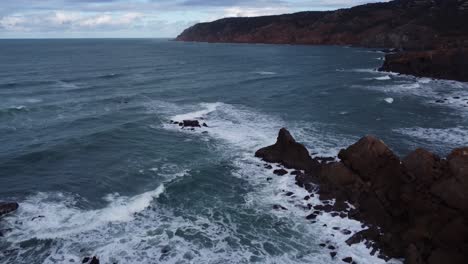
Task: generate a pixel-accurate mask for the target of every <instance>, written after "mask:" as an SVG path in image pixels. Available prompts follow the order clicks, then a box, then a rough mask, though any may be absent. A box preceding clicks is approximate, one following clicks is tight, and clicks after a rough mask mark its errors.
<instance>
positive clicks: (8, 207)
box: [0, 202, 19, 216]
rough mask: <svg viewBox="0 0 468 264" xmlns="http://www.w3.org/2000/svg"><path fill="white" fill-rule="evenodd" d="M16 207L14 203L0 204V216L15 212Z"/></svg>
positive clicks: (16, 204)
mask: <svg viewBox="0 0 468 264" xmlns="http://www.w3.org/2000/svg"><path fill="white" fill-rule="evenodd" d="M18 207H19V205H18V203H15V202H0V216H2V215H5V214H8V213H11V212H13V211H16V209H18Z"/></svg>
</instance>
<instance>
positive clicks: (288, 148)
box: [255, 128, 318, 171]
mask: <svg viewBox="0 0 468 264" xmlns="http://www.w3.org/2000/svg"><path fill="white" fill-rule="evenodd" d="M255 157H259V158H262V159H263V160H264V161H267V162H275V163H280V164H282V165H284V166H285V167H286V168H295V169H298V170H307V171H310V170H312V169H313V168H314V167H316V166H317V164H318V163H317V162H316V161H314V160H312V158H311V157H310V155H309V151H308V150H307V149H306V148H305V147H304V145H302V144H300V143H297V142H296V140H294V138H293V137H292V136H291V134H290V133H289V131H288V130H286V129H285V128H282V129H281V130H280V131H279V134H278V138H277V140H276V143H275V144H274V145H271V146H269V147H265V148H262V149H259V150H258V151H257V152H255Z"/></svg>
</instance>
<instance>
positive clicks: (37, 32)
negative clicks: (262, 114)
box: [0, 0, 385, 38]
mask: <svg viewBox="0 0 468 264" xmlns="http://www.w3.org/2000/svg"><path fill="white" fill-rule="evenodd" d="M382 1H385V0H309V1H307V0H126V1H124V0H0V38H70V37H77V38H86V37H117V38H126V37H127V38H128V37H130V38H134V37H151V38H158V37H175V36H177V35H178V34H179V33H180V32H181V31H182V30H183V29H185V28H187V27H189V26H191V25H193V24H195V23H197V22H205V21H212V20H215V19H218V18H222V17H227V16H229V17H232V16H257V15H270V14H281V13H291V12H297V11H304V10H334V9H338V8H344V7H350V6H355V5H359V4H363V3H370V2H382Z"/></svg>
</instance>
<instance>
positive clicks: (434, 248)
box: [259, 129, 468, 264]
mask: <svg viewBox="0 0 468 264" xmlns="http://www.w3.org/2000/svg"><path fill="white" fill-rule="evenodd" d="M286 132H287V130H285V129H282V131H280V135H279V136H278V142H277V143H276V144H275V145H273V146H270V147H267V148H265V149H262V150H260V151H259V152H260V154H262V155H259V156H260V157H263V156H264V155H267V154H268V155H271V156H268V159H265V160H267V161H271V162H283V161H284V159H286V157H285V155H286V154H287V153H288V154H289V155H288V156H287V157H288V158H291V157H302V161H307V162H308V161H310V156H309V155H308V152H307V153H306V152H304V149H303V148H304V147H303V146H302V145H300V144H299V143H297V142H296V141H295V140H294V139H293V138H292V136H291V135H290V134H289V133H286ZM297 144H299V145H300V146H301V148H300V149H301V150H300V151H299V150H298V148H299V147H298V145H297ZM265 153H267V154H265ZM291 153H295V155H298V153H300V154H301V155H298V156H295V155H292V154H291ZM304 153H306V154H307V155H302V154H304ZM339 158H340V159H341V161H339V162H331V163H318V162H317V164H314V167H315V169H314V170H309V171H306V172H305V173H298V174H297V175H296V176H295V177H296V182H297V184H298V185H299V186H302V187H304V188H306V189H307V190H309V191H311V192H315V191H318V192H317V193H318V194H319V195H320V197H319V198H320V199H321V200H329V199H334V200H335V203H334V204H333V205H331V204H328V203H327V204H325V205H316V206H313V205H312V206H311V207H310V208H313V210H314V211H313V213H312V214H309V215H308V216H307V218H308V219H314V218H315V217H316V216H317V215H318V214H320V212H329V213H332V214H334V215H341V214H343V213H344V214H345V216H346V215H348V216H349V217H352V218H354V219H357V220H359V221H361V222H364V223H366V224H367V225H368V226H370V228H369V229H367V230H364V231H362V232H359V233H357V234H355V235H353V236H352V237H351V238H350V239H348V241H346V242H347V243H348V244H354V243H358V242H360V241H363V240H372V241H373V242H372V243H370V242H369V243H368V242H366V244H367V245H368V246H371V247H377V248H379V249H381V250H382V252H384V253H385V255H386V256H388V257H395V258H405V259H406V260H405V263H407V264H429V263H433V264H438V263H468V185H467V182H468V148H459V149H455V150H454V151H452V152H451V153H450V155H449V156H448V157H447V159H442V158H440V157H438V156H437V155H435V154H433V153H431V152H429V151H427V150H424V149H416V150H415V151H413V152H411V153H410V154H409V155H407V156H406V157H405V158H404V159H403V161H401V160H400V159H399V157H398V156H396V155H395V154H394V153H393V152H392V151H391V150H390V148H389V147H388V146H387V145H385V143H384V142H383V141H381V140H379V139H377V138H376V137H373V136H366V137H363V138H362V139H360V140H359V141H358V142H357V143H355V144H353V145H351V146H350V147H348V148H347V149H344V150H342V151H341V152H340V154H339ZM289 166H290V167H292V168H296V169H299V168H298V167H294V166H297V163H289ZM317 186H318V190H317V189H316V188H317ZM345 202H349V203H350V204H352V205H353V206H354V208H355V209H353V210H349V208H347V205H346V203H345ZM340 212H341V213H340ZM377 227H379V228H380V229H378V228H377Z"/></svg>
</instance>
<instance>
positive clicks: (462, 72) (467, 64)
mask: <svg viewBox="0 0 468 264" xmlns="http://www.w3.org/2000/svg"><path fill="white" fill-rule="evenodd" d="M379 70H381V71H389V72H398V73H402V74H409V75H416V76H422V77H431V78H437V79H452V80H459V81H463V82H468V49H466V48H465V49H463V48H457V49H438V50H430V51H413V52H400V53H395V54H388V55H386V57H385V62H384V64H383V66H382V67H381V68H380V69H379Z"/></svg>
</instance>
